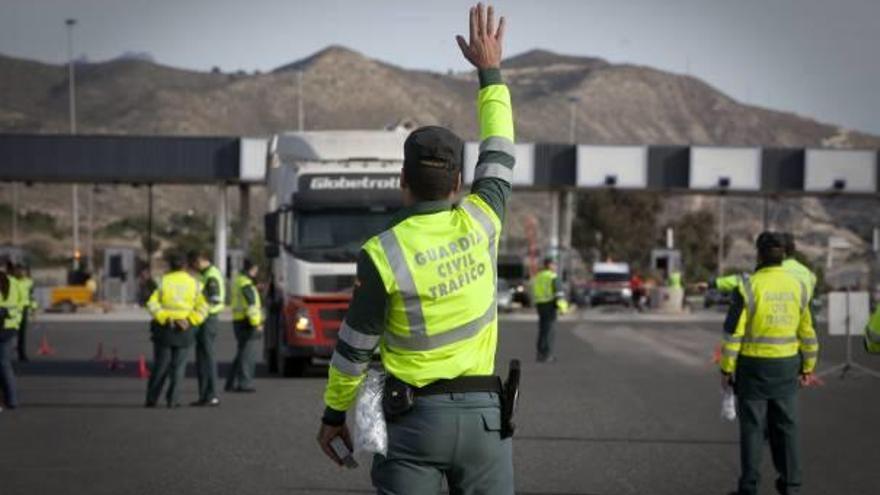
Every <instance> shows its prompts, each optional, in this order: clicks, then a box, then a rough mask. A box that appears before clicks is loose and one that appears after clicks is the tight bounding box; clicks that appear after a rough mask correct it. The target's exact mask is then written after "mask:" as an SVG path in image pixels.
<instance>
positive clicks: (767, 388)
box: [736, 357, 801, 495]
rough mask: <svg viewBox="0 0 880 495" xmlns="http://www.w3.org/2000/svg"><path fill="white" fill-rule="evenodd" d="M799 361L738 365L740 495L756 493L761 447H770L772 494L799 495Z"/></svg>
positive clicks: (748, 360)
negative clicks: (773, 470)
mask: <svg viewBox="0 0 880 495" xmlns="http://www.w3.org/2000/svg"><path fill="white" fill-rule="evenodd" d="M799 369H800V360H799V359H797V358H795V359H759V358H744V357H740V359H739V360H738V364H737V377H736V390H737V414H738V415H739V431H740V463H741V465H742V474H741V476H740V479H739V493H740V495H753V494H756V493H758V482H759V480H760V470H761V458H762V454H763V451H764V441H765V439H766V440H769V442H770V453H771V456H772V458H773V466H774V467H775V468H776V472H777V473H778V477H777V479H776V490H777V491H778V492H779V493H780V494H782V495H789V494H796V493H800V487H801V466H800V457H799V446H798V411H797V388H798V385H797V377H798V370H799Z"/></svg>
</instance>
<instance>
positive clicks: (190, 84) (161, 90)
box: [0, 46, 880, 261]
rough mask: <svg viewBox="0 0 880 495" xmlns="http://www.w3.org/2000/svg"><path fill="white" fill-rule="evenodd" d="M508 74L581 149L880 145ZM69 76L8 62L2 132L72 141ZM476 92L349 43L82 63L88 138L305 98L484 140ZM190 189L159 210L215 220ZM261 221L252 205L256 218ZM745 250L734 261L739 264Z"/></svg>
mask: <svg viewBox="0 0 880 495" xmlns="http://www.w3.org/2000/svg"><path fill="white" fill-rule="evenodd" d="M502 68H503V69H504V76H505V79H506V81H507V82H508V84H509V86H510V89H511V93H512V97H513V101H514V107H515V113H516V126H517V139H518V140H521V141H549V142H567V141H569V139H570V137H569V136H570V131H571V129H570V126H571V123H570V122H571V108H572V105H574V120H575V139H576V140H577V141H578V142H580V143H596V144H683V143H689V144H701V145H734V146H735V145H746V146H756V145H765V146H827V147H843V148H846V147H856V148H861V147H869V148H880V137H878V136H873V135H870V134H866V133H862V132H858V131H856V130H851V129H843V128H840V127H838V126H834V125H829V124H824V123H821V122H818V121H816V120H814V119H811V118H806V117H803V116H798V115H795V114H791V113H786V112H780V111H774V110H769V109H765V108H759V107H756V106H752V105H747V104H744V103H741V102H737V101H736V100H734V99H733V98H731V97H729V96H727V95H725V94H724V93H722V92H721V91H719V90H717V89H716V88H713V87H712V86H711V85H709V84H706V83H705V82H703V81H701V80H699V79H697V78H695V77H693V76H690V75H683V74H674V73H670V72H664V71H660V70H657V69H653V68H650V67H644V66H636V65H629V64H613V63H610V62H608V61H606V60H603V59H600V58H592V57H579V56H568V55H560V54H556V53H552V52H549V51H545V50H532V51H529V52H526V53H523V54H520V55H517V56H514V57H511V58H508V59H506V60H505V61H504V62H503V64H502ZM67 74H68V71H67V67H66V66H64V65H51V64H45V63H40V62H35V61H30V60H23V59H18V58H13V57H8V56H2V55H0V132H39V133H44V132H47V133H52V132H66V131H67V130H68V113H67V112H68V110H67V109H68V95H67V91H68V80H67V77H68V76H67ZM300 84H301V86H300ZM476 86H477V84H476V74H475V73H473V72H467V73H445V74H444V73H437V72H428V71H421V70H409V69H405V68H401V67H397V66H395V65H392V64H388V63H385V62H382V61H379V60H374V59H371V58H369V57H366V56H364V55H362V54H360V53H358V52H356V51H353V50H350V49H348V48H344V47H340V46H331V47H328V48H326V49H324V50H321V51H320V52H317V53H315V54H313V55H311V56H309V57H307V58H304V59H302V60H299V61H296V62H293V63H290V64H287V65H283V66H281V67H279V68H277V69H275V70H272V71H269V72H265V73H245V72H241V71H239V72H232V73H230V72H223V71H220V70H219V69H215V70H212V71H208V72H203V71H194V70H186V69H179V68H173V67H168V66H164V65H161V64H157V63H155V62H154V61H152V58H151V57H150V56H149V55H148V54H137V56H123V57H119V58H117V59H113V60H110V61H107V62H101V63H89V62H80V63H78V64H77V65H76V88H77V102H76V103H77V126H78V132H80V133H114V134H116V133H123V134H146V135H149V134H175V135H244V136H269V135H271V134H273V133H275V132H278V131H281V130H291V129H295V128H296V127H297V125H298V106H299V100H298V99H299V95H300V94H301V95H302V108H303V113H304V123H305V127H306V129H309V130H320V129H354V128H358V129H371V128H383V127H387V126H389V125H395V124H396V123H399V122H402V121H406V122H414V123H417V124H419V125H427V124H438V125H444V126H448V127H450V128H452V129H453V130H455V131H456V132H458V133H459V134H460V135H462V136H463V137H464V138H465V139H476V137H477V131H478V130H477V127H476V119H475V110H474V98H475V90H476ZM2 187H3V188H6V187H8V186H6V185H3V186H2ZM59 187H61V186H46V185H36V186H34V187H32V188H28V189H26V190H24V192H23V200H24V202H25V204H27V205H28V206H27V207H28V208H36V209H41V210H45V211H46V212H47V213H49V214H51V215H56V216H58V218H59V221H61V222H62V223H63V222H64V221H65V220H62V219H63V218H65V216H69V213H68V211H69V208H68V205H69V194H67V195H66V196H65V194H46V191H48V190H50V189H51V188H59ZM47 188H48V189H47ZM190 189H191V190H190ZM190 189H187V188H186V187H177V186H174V187H168V188H160V189H159V190H158V191H157V192H158V194H159V196H158V198H159V199H158V201H159V203H160V204H162V205H165V206H164V207H161V208H164V210H165V211H173V210H176V209H180V208H183V209H184V210H186V209H189V208H195V209H196V210H200V209H204V211H206V212H210V206H211V205H212V204H213V202H212V201H211V200H210V198H209V197H208V196H204V197H202V195H207V194H210V192H209V191H207V190H205V188H194V189H193V188H190ZM115 190H116V189H113V191H115ZM186 191H189V192H186ZM127 195H130V194H129V193H123V192H108V193H105V194H103V195H102V197H100V198H99V199H98V203H97V211H96V215H97V222H98V224H99V225H100V224H106V223H108V222H111V221H113V220H114V219H116V218H117V217H118V216H119V213H118V211H119V210H118V209H117V208H115V207H114V205H116V204H118V203H119V202H120V201H125V197H126V196H127ZM194 195H195V196H194ZM519 197H520V198H522V199H518V200H517V201H519V203H516V202H515V203H514V205H513V210H514V211H513V213H514V215H513V216H514V218H513V219H511V220H510V221H509V224H510V235H512V236H513V237H518V236H522V232H523V231H522V228H521V225H520V224H522V222H521V221H518V220H517V218H516V215H517V214H518V212H520V213H522V214H525V212H528V211H533V212H534V211H535V208H533V206H534V205H535V204H541V202H542V201H544V199H543V198H542V197H541V196H540V194H538V193H528V194H522V195H520V196H519ZM194 198H201V199H199V200H197V201H195V200H194ZM530 198H532V199H530ZM0 201H2V200H0ZM535 201H537V203H535ZM712 201H714V200H713V199H711V198H703V199H694V198H693V197H685V198H681V197H679V198H673V199H669V200H667V201H666V202H665V205H666V206H665V207H664V216H665V217H666V218H669V217H670V216H672V217H674V216H676V215H679V214H681V212H683V211H688V210H690V209H693V208H706V207H710V208H711V207H714V206H713V205H714V203H712ZM853 201H855V202H853ZM858 201H866V200H852V201H850V202H847V201H843V202H841V201H836V200H835V201H826V200H820V199H815V198H813V199H803V200H787V201H786V203H785V209H786V210H785V211H786V212H787V213H785V214H782V213H780V214H779V215H778V222H779V223H780V225H779V226H778V227H779V228H791V229H798V228H810V229H819V231H822V232H826V233H827V235H841V236H845V237H847V238H849V239H850V240H852V241H853V242H855V243H863V242H864V239H865V238H866V236H867V233H866V230H865V228H866V226H870V224H871V223H872V222H875V221H876V219H875V218H874V219H872V218H871V210H872V208H868V209H867V211H866V210H865V207H864V206H862V204H861V203H858ZM867 201H869V200H867ZM256 202H257V203H260V202H261V197H260V196H258V197H257V199H256ZM707 202H709V203H711V204H709V203H707ZM753 203H754V202H750V201H748V200H746V201H744V202H743V210H742V214H741V215H734V216H731V217H732V221H731V223H730V229H731V230H730V232H731V235H734V236H740V237H743V238H749V239H750V238H751V236H753V235H754V234H755V232H756V229H759V228H760V219H761V214H760V211H759V210H758V209H756V207H755V206H754V204H753ZM733 204H736V203H735V202H734V203H733ZM707 205H708V206H707ZM257 206H262V205H261V204H258V205H257ZM792 208H793V210H792ZM875 208H876V206H874V211H876V209H875ZM789 210H791V211H789ZM539 211H546V209H545V208H539ZM781 211H782V210H781V209H780V212H781ZM259 212H260V210H259V208H256V209H255V211H254V214H255V215H257V214H259ZM731 217H729V218H731ZM783 218H785V219H787V220H785V222H788V223H786V224H785V225H783V224H782V223H783ZM805 218H809V219H811V220H810V222H809V223H808V224H803V223H802V222H801V219H805ZM539 225H546V222H540V223H539ZM4 234H5V233H4ZM805 237H806V238H808V239H809V240H808V241H806V243H805V246H807V247H808V248H809V250H810V254H812V255H813V256H814V257H818V256H820V255H821V254H822V252H821V248H822V245H823V244H824V243H825V242H826V239H824V237H827V236H825V235H824V234H823V236H821V237H823V239H819V238H818V237H816V236H812V237H811V236H805ZM814 237H815V238H814ZM746 244H748V243H746ZM747 251H748V250H747V249H740V250H739V251H737V250H734V252H732V253H731V255H730V256H732V257H734V258H736V257H737V256H738V257H744V256H747V255H748V253H747ZM734 261H735V260H734Z"/></svg>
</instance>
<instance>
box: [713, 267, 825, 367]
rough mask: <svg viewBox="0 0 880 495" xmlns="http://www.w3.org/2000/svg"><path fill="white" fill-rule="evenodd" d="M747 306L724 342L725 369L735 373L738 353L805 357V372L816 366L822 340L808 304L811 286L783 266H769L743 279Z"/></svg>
mask: <svg viewBox="0 0 880 495" xmlns="http://www.w3.org/2000/svg"><path fill="white" fill-rule="evenodd" d="M738 290H739V293H740V296H741V297H742V298H743V301H744V302H745V308H744V310H743V312H742V313H741V314H740V317H739V320H738V321H737V326H736V330H735V331H734V333H733V334H726V335H725V336H724V342H723V345H722V355H721V369H722V371H724V372H727V373H732V372H733V371H734V370H735V369H736V360H737V357H738V356H750V357H758V358H767V359H774V358H790V357H793V356H796V355H797V354H798V353H800V354H801V356H802V357H803V371H804V372H805V373H807V372H812V371H813V369H814V368H815V367H816V358H817V356H818V353H819V341H818V340H817V339H816V331H815V329H814V328H813V319H812V315H811V314H810V311H809V309H808V307H807V305H808V303H809V293H808V291H807V288H806V287H804V286H803V284H802V283H801V282H800V281H799V280H798V279H797V278H795V277H794V276H792V275H791V274H790V273H788V272H787V271H786V270H785V269H784V268H782V267H781V266H772V267H766V268H762V269H760V270H758V271H757V272H755V273H754V274H753V275H751V276H749V277H747V278H744V279H742V280H741V283H740V286H739V289H738Z"/></svg>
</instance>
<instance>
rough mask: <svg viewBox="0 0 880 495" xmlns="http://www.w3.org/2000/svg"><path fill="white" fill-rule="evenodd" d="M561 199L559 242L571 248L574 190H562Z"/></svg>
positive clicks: (564, 246)
mask: <svg viewBox="0 0 880 495" xmlns="http://www.w3.org/2000/svg"><path fill="white" fill-rule="evenodd" d="M560 194H561V196H562V197H561V200H562V205H561V208H562V225H560V226H559V237H560V239H559V243H560V246H562V247H563V248H565V249H570V248H571V231H572V225H574V207H575V205H574V200H575V193H574V191H563V192H561V193H560Z"/></svg>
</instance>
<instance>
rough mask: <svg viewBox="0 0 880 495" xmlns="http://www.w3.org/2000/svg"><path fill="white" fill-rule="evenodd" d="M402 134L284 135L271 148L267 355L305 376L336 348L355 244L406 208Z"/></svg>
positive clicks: (284, 369) (285, 370)
mask: <svg viewBox="0 0 880 495" xmlns="http://www.w3.org/2000/svg"><path fill="white" fill-rule="evenodd" d="M407 135H408V134H407V132H406V131H402V130H394V131H316V132H296V133H285V134H280V135H277V136H275V137H274V138H273V139H272V141H271V142H270V146H269V156H268V164H267V174H266V177H267V187H268V203H269V204H268V209H267V211H268V213H267V215H266V219H265V232H266V246H267V254H268V255H269V257H270V258H271V264H270V272H271V273H270V283H269V291H268V297H267V302H268V315H267V320H266V334H265V338H264V357H265V359H266V363H267V364H268V366H269V369H270V371H272V372H278V373H281V374H283V375H284V376H298V375H301V374H302V373H303V372H304V371H305V370H306V369H307V367H308V365H309V364H311V363H312V362H313V361H315V360H322V359H329V358H330V357H331V355H332V354H333V350H334V348H335V346H336V338H337V334H338V332H339V328H340V325H341V324H342V321H343V320H344V318H345V313H346V311H347V310H348V306H349V303H350V301H351V294H352V291H353V288H354V285H355V277H356V261H357V257H358V254H359V252H360V248H361V245H362V244H363V243H364V242H365V241H366V240H367V239H369V238H370V237H372V236H374V235H376V234H378V233H379V232H381V231H383V230H385V229H386V228H388V226H389V224H390V222H391V219H392V217H393V215H394V213H395V212H396V211H397V210H399V209H400V208H401V207H402V206H403V202H402V194H401V191H400V170H401V167H402V165H403V143H404V141H405V139H406V137H407Z"/></svg>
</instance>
